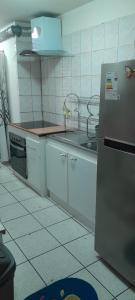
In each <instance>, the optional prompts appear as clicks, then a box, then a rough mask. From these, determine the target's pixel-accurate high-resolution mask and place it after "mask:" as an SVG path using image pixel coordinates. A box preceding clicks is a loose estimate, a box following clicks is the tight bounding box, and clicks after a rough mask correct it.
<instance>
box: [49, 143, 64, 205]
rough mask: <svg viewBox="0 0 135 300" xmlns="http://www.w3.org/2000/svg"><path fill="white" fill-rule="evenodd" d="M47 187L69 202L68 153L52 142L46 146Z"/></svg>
mask: <svg viewBox="0 0 135 300" xmlns="http://www.w3.org/2000/svg"><path fill="white" fill-rule="evenodd" d="M46 158H47V188H48V190H49V191H50V192H52V193H53V194H54V195H55V196H57V197H58V198H59V199H60V200H62V201H64V202H67V153H66V152H64V151H63V150H61V149H60V148H57V147H55V146H53V145H51V144H48V145H47V147H46Z"/></svg>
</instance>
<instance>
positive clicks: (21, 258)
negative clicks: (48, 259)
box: [6, 241, 27, 265]
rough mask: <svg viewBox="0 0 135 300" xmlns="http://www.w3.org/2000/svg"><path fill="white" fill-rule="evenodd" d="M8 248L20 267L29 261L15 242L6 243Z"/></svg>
mask: <svg viewBox="0 0 135 300" xmlns="http://www.w3.org/2000/svg"><path fill="white" fill-rule="evenodd" d="M6 247H7V248H8V249H9V250H10V251H11V253H12V254H13V256H14V259H15V261H16V264H17V265H19V264H21V263H23V262H25V261H26V260H27V258H26V257H25V256H24V255H23V253H22V251H21V250H20V249H19V248H18V246H17V245H16V244H15V242H13V241H10V242H8V243H6Z"/></svg>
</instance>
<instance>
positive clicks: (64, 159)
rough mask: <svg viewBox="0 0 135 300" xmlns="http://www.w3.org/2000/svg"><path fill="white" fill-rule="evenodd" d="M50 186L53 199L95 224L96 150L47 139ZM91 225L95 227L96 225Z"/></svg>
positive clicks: (80, 217) (79, 216)
mask: <svg viewBox="0 0 135 300" xmlns="http://www.w3.org/2000/svg"><path fill="white" fill-rule="evenodd" d="M46 158H47V188H48V190H49V192H50V193H51V196H52V195H53V196H54V197H53V198H54V199H55V200H56V201H57V200H58V201H60V202H61V204H62V205H63V206H64V207H65V208H67V209H68V208H69V211H70V212H73V214H74V215H75V216H76V217H78V218H79V219H80V220H81V221H84V223H85V220H86V223H87V225H88V223H89V224H90V225H92V226H91V227H93V228H94V224H95V207H96V173H97V159H96V154H91V153H90V152H86V151H85V150H78V149H75V147H72V146H71V147H70V146H68V145H65V144H62V143H60V142H55V141H52V140H51V139H50V140H49V139H48V142H47V145H46ZM93 228H92V229H93Z"/></svg>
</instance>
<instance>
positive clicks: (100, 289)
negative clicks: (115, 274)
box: [71, 270, 113, 300]
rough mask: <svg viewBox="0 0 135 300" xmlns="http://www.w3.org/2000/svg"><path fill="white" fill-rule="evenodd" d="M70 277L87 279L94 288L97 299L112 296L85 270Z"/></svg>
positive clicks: (105, 298)
mask: <svg viewBox="0 0 135 300" xmlns="http://www.w3.org/2000/svg"><path fill="white" fill-rule="evenodd" d="M71 277H74V278H79V279H82V280H85V281H87V282H88V283H89V284H90V285H91V286H92V287H93V288H94V289H95V291H96V293H97V296H98V297H99V300H112V299H113V296H112V295H111V294H110V293H109V292H108V291H107V290H106V289H105V288H104V287H103V286H102V285H101V284H100V283H99V282H98V281H97V280H96V279H95V278H94V277H93V276H92V275H91V274H90V273H89V272H88V271H87V270H82V271H79V272H77V273H75V274H74V275H73V276H71Z"/></svg>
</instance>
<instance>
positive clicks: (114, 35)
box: [105, 20, 119, 49]
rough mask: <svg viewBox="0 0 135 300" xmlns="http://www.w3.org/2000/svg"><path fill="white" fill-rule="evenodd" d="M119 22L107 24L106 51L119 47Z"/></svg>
mask: <svg viewBox="0 0 135 300" xmlns="http://www.w3.org/2000/svg"><path fill="white" fill-rule="evenodd" d="M118 33H119V20H114V21H112V22H108V23H105V49H108V48H115V47H117V46H118Z"/></svg>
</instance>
